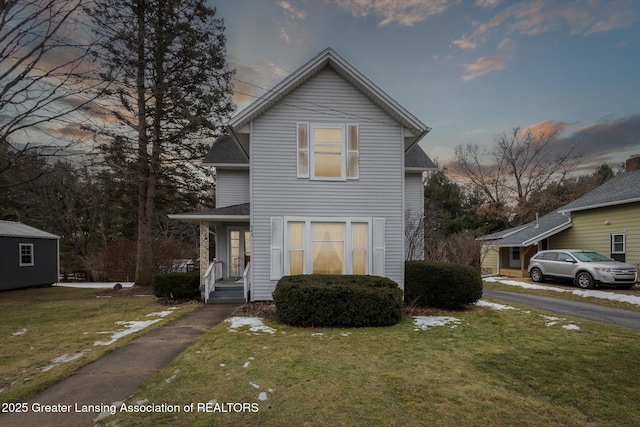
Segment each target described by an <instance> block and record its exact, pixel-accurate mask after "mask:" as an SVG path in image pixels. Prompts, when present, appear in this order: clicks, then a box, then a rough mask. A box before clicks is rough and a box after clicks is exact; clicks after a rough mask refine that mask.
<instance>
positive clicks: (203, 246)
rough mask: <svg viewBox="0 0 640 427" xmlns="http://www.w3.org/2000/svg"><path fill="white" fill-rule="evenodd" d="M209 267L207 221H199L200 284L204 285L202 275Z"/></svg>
mask: <svg viewBox="0 0 640 427" xmlns="http://www.w3.org/2000/svg"><path fill="white" fill-rule="evenodd" d="M207 268H209V223H208V222H204V221H202V222H200V285H204V275H205V273H206V272H207Z"/></svg>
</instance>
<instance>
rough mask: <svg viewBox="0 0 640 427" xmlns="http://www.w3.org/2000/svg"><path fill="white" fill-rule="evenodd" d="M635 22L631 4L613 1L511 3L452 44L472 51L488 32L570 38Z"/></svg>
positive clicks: (485, 1)
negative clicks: (562, 34) (554, 33)
mask: <svg viewBox="0 0 640 427" xmlns="http://www.w3.org/2000/svg"><path fill="white" fill-rule="evenodd" d="M476 5H477V6H479V7H495V6H496V5H497V2H493V1H491V0H478V1H476ZM635 19H636V12H635V9H634V7H633V4H632V2H614V1H544V0H532V1H522V2H518V3H512V4H511V5H510V6H508V7H506V8H504V9H502V10H500V11H499V12H498V13H496V14H495V15H494V16H493V17H492V18H491V19H489V20H488V21H487V22H484V23H479V22H475V23H474V30H473V31H472V32H471V33H470V34H465V35H464V36H462V37H461V38H460V39H458V40H455V41H454V42H453V43H452V44H454V45H456V46H458V47H460V48H461V49H475V48H476V47H477V46H478V45H479V44H480V43H484V42H486V40H487V37H488V35H489V34H490V33H491V32H492V31H496V30H498V29H502V30H503V31H504V32H506V33H508V34H520V35H524V36H536V35H539V34H543V33H547V32H551V31H560V30H563V29H567V30H568V31H569V34H571V35H583V36H589V35H592V34H597V33H604V32H609V31H614V30H619V29H622V28H627V27H629V26H630V25H631V24H632V23H633V21H634V20H635Z"/></svg>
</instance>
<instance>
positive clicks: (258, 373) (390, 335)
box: [103, 304, 640, 426]
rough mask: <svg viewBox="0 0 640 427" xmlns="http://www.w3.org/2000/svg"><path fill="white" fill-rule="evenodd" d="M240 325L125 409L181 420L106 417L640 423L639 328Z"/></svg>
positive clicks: (477, 320) (473, 320)
mask: <svg viewBox="0 0 640 427" xmlns="http://www.w3.org/2000/svg"><path fill="white" fill-rule="evenodd" d="M500 308H502V309H500ZM430 314H434V313H430ZM267 317H268V316H267ZM234 320H236V322H235V323H230V322H223V323H221V324H220V325H218V326H216V327H215V328H213V329H212V330H211V331H210V332H209V333H208V334H207V335H205V336H204V337H203V338H201V339H200V340H199V341H198V342H197V343H196V344H195V345H193V346H192V347H191V348H189V349H188V350H187V351H185V352H184V353H182V354H181V355H180V356H179V357H178V358H177V359H176V360H175V361H174V362H173V363H172V364H171V365H170V366H169V367H167V368H166V369H165V370H163V371H162V372H160V373H159V374H158V375H156V376H155V377H154V378H152V379H151V380H150V381H149V382H148V383H146V384H145V385H144V386H143V387H142V388H141V389H140V390H138V392H137V393H136V394H135V395H134V396H133V397H132V398H131V399H129V400H128V401H127V402H126V403H127V405H131V406H130V408H131V409H135V408H147V407H149V406H148V405H161V404H167V405H179V406H176V407H179V408H180V410H179V411H177V412H168V411H163V410H162V408H161V407H160V409H159V412H154V413H148V412H147V413H133V412H129V413H123V412H121V411H120V410H118V413H117V414H116V415H114V416H110V417H107V418H105V419H104V420H103V422H104V423H105V424H107V423H114V422H115V425H119V426H147V425H175V426H192V425H195V426H209V425H221V426H224V425H228V426H237V425H260V426H283V425H285V426H305V425H307V426H325V425H332V426H338V425H339V426H363V425H402V426H417V425H436V426H438V425H441V426H450V425H523V426H545V425H547V426H556V425H567V426H587V425H589V426H592V425H598V426H601V425H616V426H621V425H629V426H632V425H634V426H635V425H640V412H639V411H638V410H637V402H638V401H639V400H640V387H638V384H640V374H639V371H638V369H637V358H638V355H639V354H640V331H635V330H631V329H625V328H621V327H615V326H608V325H603V324H599V323H594V322H589V321H586V320H581V319H570V318H564V317H556V316H553V315H551V314H550V313H546V312H542V311H536V310H530V309H528V308H525V307H519V308H518V309H505V307H501V306H498V305H494V306H491V305H490V304H487V306H486V307H484V306H483V307H477V308H473V309H470V310H466V311H463V312H442V313H435V318H434V316H433V315H432V316H426V317H423V318H419V319H418V320H416V319H415V318H414V317H407V318H405V319H404V320H403V321H401V323H399V324H398V325H395V326H392V327H381V328H346V329H345V328H297V327H291V326H286V325H282V324H279V323H277V322H275V321H273V320H265V321H264V323H265V326H266V327H260V322H259V320H257V319H256V318H246V317H245V318H238V319H234ZM243 323H244V324H245V325H244V326H242V324H243ZM192 404H193V406H191V405H192ZM191 409H192V412H189V411H190V410H191Z"/></svg>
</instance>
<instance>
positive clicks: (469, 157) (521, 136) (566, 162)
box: [453, 127, 580, 212]
mask: <svg viewBox="0 0 640 427" xmlns="http://www.w3.org/2000/svg"><path fill="white" fill-rule="evenodd" d="M556 136H557V133H556V132H551V133H545V132H540V133H534V132H532V131H530V130H528V131H526V132H523V131H522V130H521V129H520V128H517V127H516V128H514V129H513V130H512V131H511V133H509V134H507V133H502V134H500V135H498V136H497V137H496V141H495V146H494V147H493V149H492V150H488V149H485V150H482V149H481V148H480V147H479V146H478V145H474V144H468V145H466V146H458V147H457V148H456V151H455V157H456V160H455V162H454V165H453V168H454V170H455V171H456V172H458V173H460V174H462V175H463V176H464V177H465V178H466V179H467V180H468V181H469V182H470V184H471V185H472V186H473V187H474V189H475V190H476V191H479V192H480V193H482V194H483V195H484V196H485V197H486V199H487V201H488V202H489V204H491V205H493V206H496V207H499V208H500V209H499V210H500V211H502V210H503V207H505V206H510V207H511V208H512V209H513V212H517V211H518V210H519V207H521V206H522V205H523V204H524V203H526V202H527V200H528V198H529V197H530V196H531V195H532V194H533V193H534V192H539V191H541V190H543V189H544V188H545V187H547V186H548V185H549V184H550V183H552V182H562V181H564V180H565V179H566V178H567V175H568V174H569V173H571V172H572V171H574V170H575V167H576V166H577V160H578V159H579V157H580V156H579V155H577V153H576V149H577V143H576V144H573V145H570V146H565V147H561V146H559V144H555V143H556V141H557V139H556Z"/></svg>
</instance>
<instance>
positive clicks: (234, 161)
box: [202, 135, 249, 167]
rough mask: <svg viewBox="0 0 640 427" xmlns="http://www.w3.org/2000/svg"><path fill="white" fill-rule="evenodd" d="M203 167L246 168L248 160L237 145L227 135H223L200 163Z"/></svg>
mask: <svg viewBox="0 0 640 427" xmlns="http://www.w3.org/2000/svg"><path fill="white" fill-rule="evenodd" d="M202 164H203V165H209V166H226V167H234V166H235V167H247V166H249V159H248V158H247V155H246V154H244V151H242V149H241V148H240V147H239V146H238V144H237V143H236V142H235V141H234V140H233V138H231V137H230V136H228V135H223V136H221V137H220V138H218V139H217V140H216V142H214V143H213V145H212V146H211V148H210V149H209V152H208V153H207V155H206V156H205V158H204V160H203V161H202Z"/></svg>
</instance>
